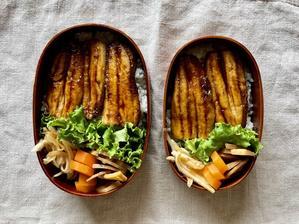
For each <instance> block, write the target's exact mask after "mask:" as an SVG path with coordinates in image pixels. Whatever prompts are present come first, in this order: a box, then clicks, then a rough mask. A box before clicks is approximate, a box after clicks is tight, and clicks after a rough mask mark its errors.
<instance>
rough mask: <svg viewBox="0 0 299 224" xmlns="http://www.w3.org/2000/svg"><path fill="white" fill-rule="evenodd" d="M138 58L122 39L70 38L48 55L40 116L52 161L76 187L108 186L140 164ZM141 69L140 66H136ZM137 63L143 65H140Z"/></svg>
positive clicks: (42, 142) (37, 148) (43, 141)
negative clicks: (45, 85)
mask: <svg viewBox="0 0 299 224" xmlns="http://www.w3.org/2000/svg"><path fill="white" fill-rule="evenodd" d="M137 67H138V61H137V59H136V58H135V56H134V54H133V52H132V51H131V49H130V48H129V47H128V46H126V44H123V43H120V42H118V41H107V40H106V39H102V38H90V39H88V40H85V41H80V40H74V41H73V42H71V43H70V44H69V45H68V46H67V47H66V48H65V49H61V50H60V51H59V52H58V53H57V54H56V56H55V58H54V59H53V63H52V66H51V69H50V72H49V75H48V83H49V84H48V87H47V93H46V96H45V98H44V107H43V108H42V118H41V137H42V138H41V140H40V141H39V143H38V144H37V145H36V146H35V147H34V149H33V151H40V150H45V151H46V156H45V158H44V159H43V162H44V164H52V165H54V166H55V167H57V169H58V172H57V173H56V174H55V175H54V177H58V176H61V177H60V178H65V180H66V181H67V180H68V181H71V182H72V183H73V184H74V186H75V187H76V189H77V191H79V192H83V193H89V192H95V191H96V192H99V193H102V192H108V191H111V190H113V189H114V188H116V187H118V186H120V185H122V183H123V182H125V181H127V179H128V177H129V176H130V175H131V174H132V173H133V172H135V171H136V170H137V169H138V168H139V167H140V165H141V162H142V161H141V155H142V153H143V145H144V140H145V135H146V129H145V124H144V122H143V120H142V116H144V115H143V113H142V111H141V109H140V99H141V98H140V97H139V94H138V88H137V85H136V82H135V72H136V69H137ZM139 69H140V68H139ZM141 69H142V68H141Z"/></svg>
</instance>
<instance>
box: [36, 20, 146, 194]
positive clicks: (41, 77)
mask: <svg viewBox="0 0 299 224" xmlns="http://www.w3.org/2000/svg"><path fill="white" fill-rule="evenodd" d="M81 32H110V33H112V34H113V35H115V36H116V37H117V40H119V41H121V42H124V43H125V44H127V46H128V47H130V48H131V50H132V51H133V52H134V53H135V55H136V56H137V58H139V59H140V63H141V64H142V67H143V70H144V77H145V79H146V80H145V82H146V90H147V96H146V97H147V116H146V138H145V143H144V147H143V151H144V153H143V155H142V160H143V159H144V156H145V154H146V151H147V148H148V143H149V134H150V124H151V106H150V96H151V94H150V81H149V76H148V73H147V69H146V64H145V61H144V58H143V56H142V54H141V51H140V49H139V48H138V46H137V44H136V43H135V42H134V41H133V40H132V39H131V38H130V37H129V36H128V35H127V34H125V33H124V32H122V31H120V30H118V29H115V28H113V27H110V26H106V25H101V24H81V25H77V26H73V27H70V28H67V29H65V30H63V31H61V32H59V33H58V34H56V35H55V36H54V37H53V38H52V39H51V40H50V41H49V42H48V43H47V45H46V46H45V48H44V49H43V52H42V54H41V56H40V58H39V61H38V65H37V69H36V75H35V82H34V87H33V132H34V142H35V144H37V143H38V141H39V139H40V137H39V130H40V119H41V106H42V100H43V96H44V94H45V91H46V86H47V78H46V76H47V74H48V71H49V64H51V63H50V62H51V61H52V60H53V59H52V58H53V55H54V53H55V52H57V50H58V49H59V48H60V47H61V46H63V45H64V44H65V43H67V42H68V41H69V40H70V39H71V38H73V37H74V35H76V34H78V33H81ZM118 38H119V39H118ZM44 156H45V152H43V150H42V151H40V152H38V153H37V157H38V160H39V163H40V165H41V167H42V169H43V171H44V173H45V175H46V176H47V177H48V178H49V180H50V181H51V182H52V183H53V184H54V185H56V186H57V187H58V188H60V189H61V190H63V191H66V192H68V193H70V194H73V195H79V196H87V197H93V196H101V195H107V194H111V193H113V192H115V191H117V190H119V189H120V188H122V187H123V186H125V185H126V184H128V183H129V182H130V181H131V180H132V179H133V177H134V176H135V174H136V172H138V171H136V172H134V173H133V174H132V175H131V176H130V177H129V178H128V180H127V181H126V182H125V183H124V184H122V185H121V186H120V187H118V188H116V189H113V190H112V191H109V192H107V193H96V192H94V193H80V192H78V191H76V189H75V186H74V184H73V183H70V182H67V181H65V180H64V179H63V178H53V175H54V174H55V173H57V169H56V168H55V167H54V166H51V165H44V164H43V161H42V159H43V158H44Z"/></svg>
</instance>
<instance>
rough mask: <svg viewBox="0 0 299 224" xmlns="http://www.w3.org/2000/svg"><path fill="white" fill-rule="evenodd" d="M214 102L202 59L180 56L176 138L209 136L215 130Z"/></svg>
mask: <svg viewBox="0 0 299 224" xmlns="http://www.w3.org/2000/svg"><path fill="white" fill-rule="evenodd" d="M214 120H215V112H214V105H213V101H212V96H211V89H210V85H209V81H208V79H207V77H206V75H205V72H204V68H203V66H202V64H201V63H200V62H199V60H198V59H197V58H196V57H195V56H192V55H185V56H182V57H181V58H180V59H179V63H178V67H177V69H176V78H175V84H174V92H173V97H172V103H171V130H172V134H173V137H174V138H176V139H180V140H184V139H192V138H206V137H207V136H208V134H209V132H210V131H211V130H212V129H213V126H214Z"/></svg>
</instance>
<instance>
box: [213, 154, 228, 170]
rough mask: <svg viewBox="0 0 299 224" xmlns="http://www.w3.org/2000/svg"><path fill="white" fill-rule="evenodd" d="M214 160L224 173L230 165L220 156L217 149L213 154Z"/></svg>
mask: <svg viewBox="0 0 299 224" xmlns="http://www.w3.org/2000/svg"><path fill="white" fill-rule="evenodd" d="M211 158H212V161H213V163H214V164H215V166H217V168H218V169H219V170H220V172H221V173H222V174H224V173H225V172H226V171H227V170H228V167H227V165H226V164H225V162H224V161H223V159H222V158H221V157H220V155H219V154H218V153H217V151H214V152H213V153H212V155H211Z"/></svg>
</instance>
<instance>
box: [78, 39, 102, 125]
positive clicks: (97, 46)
mask: <svg viewBox="0 0 299 224" xmlns="http://www.w3.org/2000/svg"><path fill="white" fill-rule="evenodd" d="M105 69H106V46H105V44H104V43H102V42H101V41H91V42H90V45H89V46H88V48H87V49H86V51H85V55H84V94H83V107H84V113H85V116H86V117H87V118H88V119H91V118H94V117H96V116H97V115H99V113H100V112H101V111H102V110H103V102H104V94H105V91H104V87H105Z"/></svg>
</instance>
